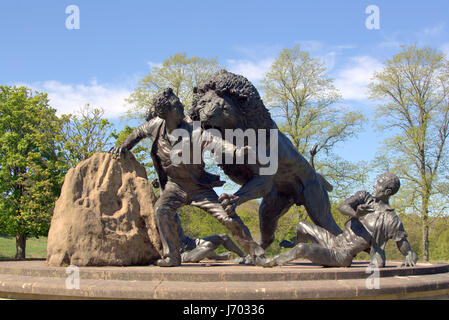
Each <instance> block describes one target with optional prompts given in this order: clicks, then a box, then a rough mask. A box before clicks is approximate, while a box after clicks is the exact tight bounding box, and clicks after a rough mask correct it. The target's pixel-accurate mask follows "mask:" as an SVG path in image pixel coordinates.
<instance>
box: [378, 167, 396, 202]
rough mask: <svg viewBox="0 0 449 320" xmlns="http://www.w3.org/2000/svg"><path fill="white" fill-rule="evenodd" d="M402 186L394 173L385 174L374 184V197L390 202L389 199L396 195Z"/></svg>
mask: <svg viewBox="0 0 449 320" xmlns="http://www.w3.org/2000/svg"><path fill="white" fill-rule="evenodd" d="M400 186H401V182H400V181H399V178H398V177H397V176H396V175H394V174H392V173H389V172H388V173H384V174H383V175H381V176H380V177H379V178H378V179H377V182H376V183H375V184H374V191H373V194H372V195H373V197H374V198H376V199H380V200H385V201H388V198H389V197H391V196H392V195H394V194H396V193H397V192H398V190H399V188H400Z"/></svg>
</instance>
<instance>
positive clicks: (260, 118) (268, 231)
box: [189, 70, 342, 249]
mask: <svg viewBox="0 0 449 320" xmlns="http://www.w3.org/2000/svg"><path fill="white" fill-rule="evenodd" d="M189 115H190V117H191V118H192V119H193V120H199V121H201V125H202V126H203V127H204V128H205V129H208V128H214V129H218V130H219V131H220V132H221V133H222V135H225V131H226V130H228V129H236V128H239V129H242V130H243V131H245V130H247V129H253V130H256V131H257V130H259V129H264V130H270V129H272V130H278V128H277V126H276V124H275V122H274V121H273V120H272V118H271V116H270V113H269V112H268V110H267V109H266V107H265V106H264V104H263V102H262V99H261V98H260V96H259V93H258V92H257V89H256V88H255V87H254V86H253V85H252V84H251V83H250V82H249V81H248V80H247V79H246V78H244V77H243V76H240V75H235V74H233V73H230V72H227V71H225V70H221V71H218V72H217V73H215V74H213V75H211V76H210V77H209V78H208V80H206V81H205V83H204V84H203V85H201V86H200V87H198V88H195V90H194V100H193V107H192V108H191V109H190V110H189ZM266 140H268V141H269V139H266ZM274 147H276V148H277V150H278V162H279V163H278V169H277V172H275V173H273V174H269V175H261V174H260V173H259V172H260V168H261V167H263V166H261V165H259V164H248V163H244V164H227V163H224V164H221V165H220V167H221V168H222V169H223V171H224V173H225V174H226V175H227V176H228V177H229V178H230V179H232V180H233V181H234V182H235V183H237V184H240V185H242V187H241V188H240V189H239V190H238V191H237V192H235V194H233V195H229V194H223V195H221V196H220V198H219V200H220V201H221V203H222V204H223V206H224V208H225V209H226V211H227V212H228V213H229V212H232V211H233V210H234V209H235V207H236V206H238V205H240V204H242V203H244V202H246V201H249V200H251V199H257V198H263V200H262V203H261V205H260V209H259V224H260V232H261V236H262V239H261V246H262V248H264V249H265V248H267V247H268V246H269V245H270V244H271V243H272V242H273V239H274V232H275V230H276V226H277V221H278V220H279V218H280V217H281V216H282V215H283V214H285V213H286V212H287V211H288V209H289V208H290V207H291V206H292V205H293V204H297V205H304V207H305V208H306V210H307V213H308V214H309V216H310V218H311V219H312V221H313V222H314V223H315V224H317V225H318V226H321V227H323V228H325V229H326V230H328V231H329V232H331V233H332V234H334V235H338V234H340V233H341V232H342V231H341V229H340V228H339V227H338V225H337V224H336V222H335V220H334V219H333V217H332V214H331V211H330V203H329V197H328V194H327V190H326V189H328V190H330V189H331V186H330V184H329V183H328V182H327V181H326V180H325V179H324V178H323V177H322V176H320V175H319V174H318V173H317V172H316V171H315V170H314V169H313V167H312V166H311V165H310V164H309V162H308V161H307V160H306V159H305V158H304V157H303V156H302V155H301V154H300V153H299V152H298V151H297V150H296V148H295V147H294V146H293V144H292V143H291V141H290V140H289V139H288V138H287V137H286V136H285V135H284V134H283V133H282V132H280V131H279V132H278V140H277V141H274V145H272V144H271V143H270V142H267V145H266V150H273V149H275V148H274Z"/></svg>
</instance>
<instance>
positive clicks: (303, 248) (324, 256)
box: [265, 243, 353, 267]
mask: <svg viewBox="0 0 449 320" xmlns="http://www.w3.org/2000/svg"><path fill="white" fill-rule="evenodd" d="M299 258H303V259H307V260H310V261H312V263H314V264H318V265H322V266H327V267H348V266H350V265H351V262H352V258H353V257H352V256H351V255H350V254H349V252H347V251H344V250H338V249H328V248H325V247H322V246H320V245H319V244H316V243H298V244H297V245H296V246H295V247H293V248H292V249H290V250H288V251H285V252H283V253H281V254H279V255H277V256H276V257H274V258H273V259H272V260H270V261H268V262H267V264H266V265H265V266H267V267H272V266H276V265H283V264H285V263H287V262H289V261H292V260H295V259H299Z"/></svg>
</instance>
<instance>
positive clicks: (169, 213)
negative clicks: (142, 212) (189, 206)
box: [154, 182, 186, 267]
mask: <svg viewBox="0 0 449 320" xmlns="http://www.w3.org/2000/svg"><path fill="white" fill-rule="evenodd" d="M185 201H186V194H185V192H183V191H182V190H181V189H180V188H178V187H177V186H176V184H173V183H171V182H168V183H167V185H166V187H165V190H164V191H163V192H162V194H161V196H160V197H159V199H158V200H157V201H156V204H155V207H154V218H155V220H156V225H157V228H158V231H159V236H160V238H161V243H162V259H159V260H158V261H157V265H158V266H160V267H172V266H178V265H180V264H181V255H180V253H179V241H180V240H179V236H178V222H177V220H176V218H175V216H176V210H178V209H179V208H180V207H181V206H183V205H184V204H185Z"/></svg>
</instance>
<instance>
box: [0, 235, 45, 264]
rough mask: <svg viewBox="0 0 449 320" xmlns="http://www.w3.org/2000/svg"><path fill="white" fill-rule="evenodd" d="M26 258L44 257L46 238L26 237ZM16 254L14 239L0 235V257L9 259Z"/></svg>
mask: <svg viewBox="0 0 449 320" xmlns="http://www.w3.org/2000/svg"><path fill="white" fill-rule="evenodd" d="M25 254H26V258H27V259H28V258H46V257H47V238H44V237H42V238H39V239H34V238H31V239H27V247H26V251H25ZM15 255H16V239H14V238H11V237H8V236H5V235H0V259H2V258H3V259H5V258H7V259H11V258H14V257H15Z"/></svg>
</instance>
